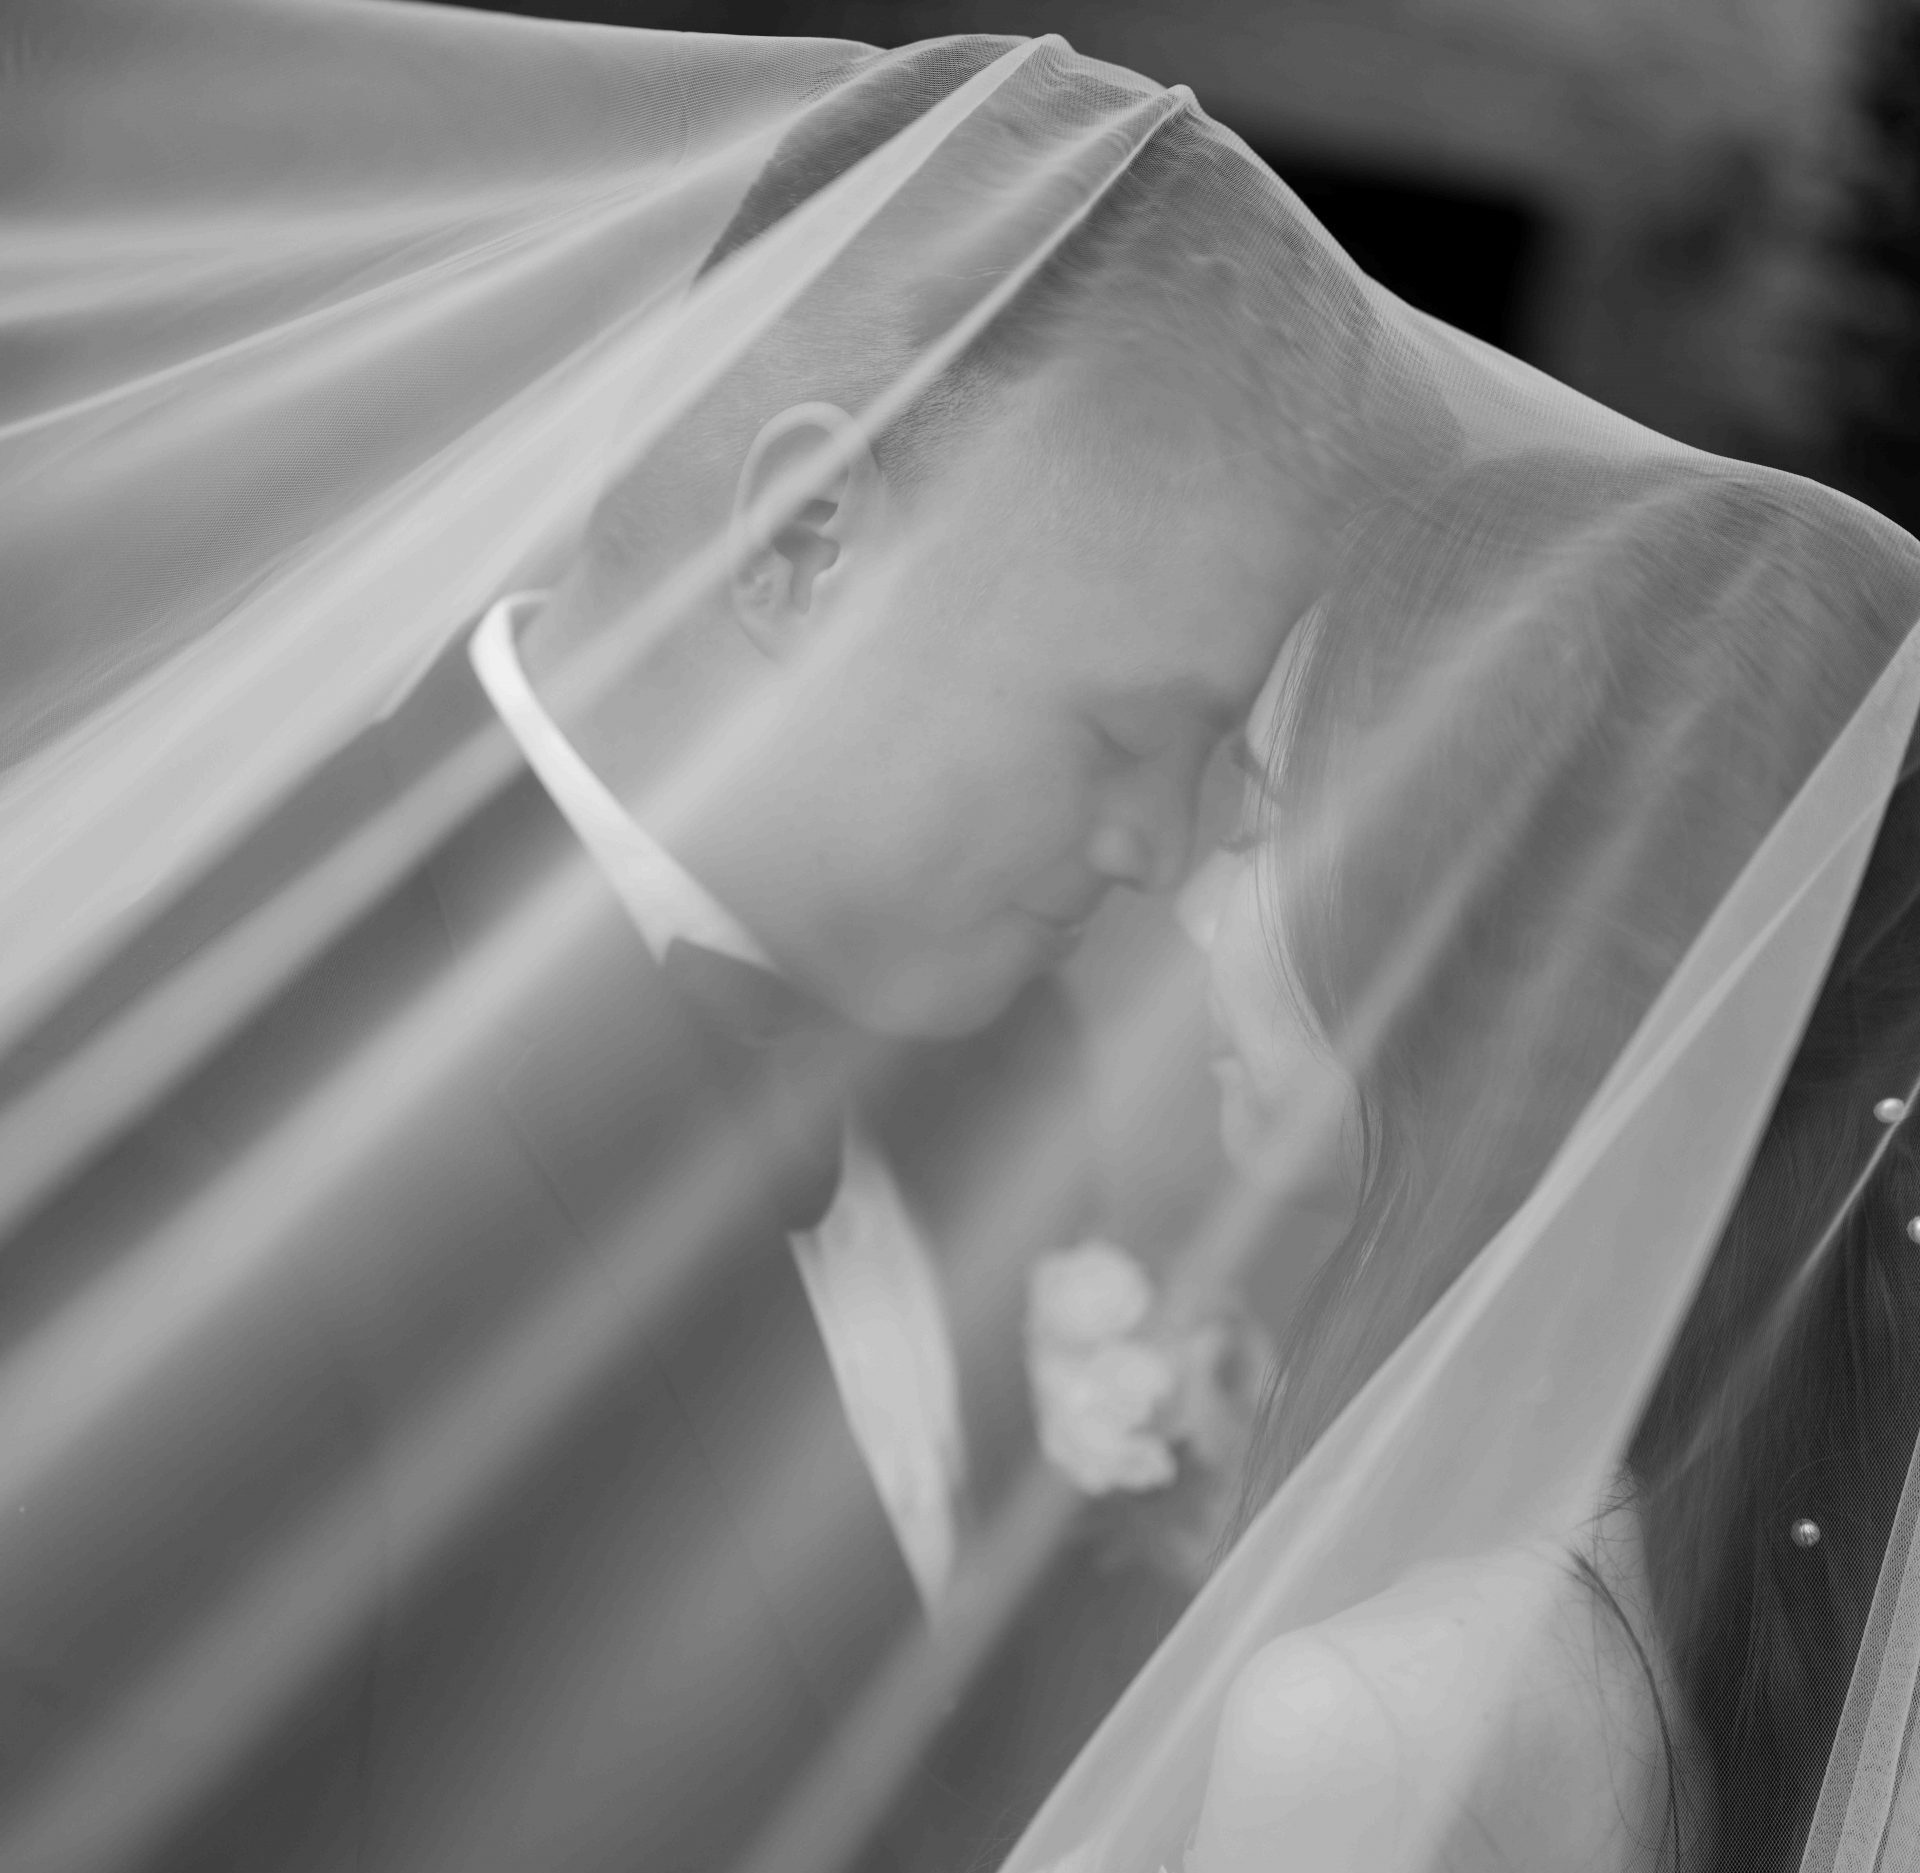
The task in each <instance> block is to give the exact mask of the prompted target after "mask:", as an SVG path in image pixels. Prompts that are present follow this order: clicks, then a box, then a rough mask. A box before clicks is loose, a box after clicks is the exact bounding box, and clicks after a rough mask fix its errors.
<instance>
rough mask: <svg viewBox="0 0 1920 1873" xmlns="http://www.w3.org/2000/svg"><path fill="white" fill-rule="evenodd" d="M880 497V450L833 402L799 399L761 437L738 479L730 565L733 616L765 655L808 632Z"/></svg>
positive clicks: (780, 651) (789, 646)
mask: <svg viewBox="0 0 1920 1873" xmlns="http://www.w3.org/2000/svg"><path fill="white" fill-rule="evenodd" d="M880 499H881V486H880V472H879V469H878V467H877V465H876V464H875V462H874V459H873V451H872V450H871V449H870V448H869V447H868V446H867V440H866V437H865V435H864V434H863V432H862V431H861V429H860V426H859V425H858V424H857V423H856V422H855V421H854V420H853V418H852V417H850V416H849V415H848V414H847V413H846V411H844V410H842V409H840V408H838V407H837V406H836V405H834V404H831V403H799V404H795V405H794V406H793V407H792V408H791V409H787V410H782V411H781V412H780V414H779V415H778V416H776V417H774V418H773V419H772V420H771V421H770V422H768V423H766V424H765V425H764V426H763V427H762V428H761V430H760V433H759V434H758V435H757V436H755V437H754V439H753V443H752V446H751V447H750V448H749V449H748V450H747V455H746V460H745V461H744V462H743V463H742V464H741V468H740V476H739V480H738V481H737V482H736V484H735V486H734V493H733V513H732V517H731V520H730V523H729V528H728V548H729V551H728V567H727V574H728V587H729V591H730V595H731V597H732V599H733V610H734V615H735V617H737V618H738V619H739V621H740V624H741V626H742V628H743V629H744V630H745V631H746V633H747V635H748V636H749V637H750V638H752V639H753V641H754V643H755V644H756V645H757V646H758V647H759V648H760V649H761V650H762V651H763V652H764V653H765V654H766V655H768V656H770V657H785V656H787V655H788V654H789V653H790V652H791V651H792V650H793V649H794V647H795V645H796V644H797V643H799V642H800V641H802V640H803V639H804V638H805V636H806V633H807V629H808V626H809V624H810V622H812V621H813V620H814V619H815V618H816V617H817V615H818V612H819V609H820V606H821V603H822V601H823V600H824V599H825V598H826V597H827V596H828V595H829V593H830V591H831V589H832V587H833V585H834V583H835V582H836V579H837V577H844V576H845V572H846V569H847V561H848V556H849V553H850V552H851V551H853V549H854V546H855V542H856V539H857V538H858V537H859V536H860V535H862V533H863V532H864V531H865V530H866V529H867V528H868V527H869V525H870V523H871V522H872V520H873V518H874V512H875V509H876V507H877V505H878V503H879V501H880Z"/></svg>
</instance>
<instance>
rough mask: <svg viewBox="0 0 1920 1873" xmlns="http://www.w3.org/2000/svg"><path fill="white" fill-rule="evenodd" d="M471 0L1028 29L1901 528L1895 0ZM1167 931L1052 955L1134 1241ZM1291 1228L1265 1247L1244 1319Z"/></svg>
mask: <svg viewBox="0 0 1920 1873" xmlns="http://www.w3.org/2000/svg"><path fill="white" fill-rule="evenodd" d="M492 3H493V4H495V5H496V6H497V7H499V8H500V10H510V11H520V12H528V13H539V14H546V15H554V16H566V17H572V18H584V19H594V20H600V21H604V22H608V23H616V24H626V25H636V26H663V27H674V28H679V29H683V30H699V31H711V32H731V33H765V34H778V35H794V34H799V35H819V36H828V37H842V38H850V39H856V40H862V41H865V42H867V43H870V44H875V45H881V46H895V45H900V44H904V43H906V42H908V41H911V40H915V39H922V38H928V37H933V36H936V35H940V34H945V33H953V32H965V31H984V32H996V33H1021V34H1038V33H1048V32H1056V33H1060V34H1062V35H1063V36H1065V37H1066V38H1067V39H1068V40H1070V41H1071V42H1072V44H1073V45H1074V46H1076V47H1077V48H1078V49H1079V50H1081V51H1083V52H1086V53H1089V54H1091V55H1093V56H1095V57H1100V58H1105V59H1110V60H1113V61H1114V62H1116V63H1119V64H1122V65H1126V66H1130V67H1132V68H1134V69H1135V70H1138V71H1140V72H1143V73H1146V74H1147V75H1149V76H1151V77H1153V78H1156V79H1159V80H1161V81H1162V82H1165V83H1169V84H1173V83H1184V84H1187V85H1190V86H1191V87H1192V88H1193V90H1194V91H1195V93H1196V94H1197V95H1198V97H1199V100H1200V102H1201V103H1202V105H1204V106H1205V108H1206V109H1207V110H1208V111H1209V112H1210V113H1211V114H1212V115H1214V116H1215V117H1217V118H1219V119H1220V120H1221V121H1223V122H1225V123H1227V124H1229V125H1231V126H1232V127H1233V128H1234V129H1236V130H1237V131H1239V133H1240V134H1241V135H1242V136H1243V137H1245V138H1246V139H1247V141H1248V142H1249V143H1250V144H1251V145H1253V147H1254V148H1255V149H1256V150H1257V151H1258V152H1259V153H1260V154H1262V155H1263V156H1265V157H1266V158H1267V159H1268V160H1269V161H1270V162H1271V163H1272V165H1273V166H1274V167H1275V168H1276V169H1277V170H1278V171H1279V172H1280V173H1281V174H1282V175H1283V176H1284V177H1286V179H1287V180H1288V181H1289V182H1290V183H1291V184H1292V185H1293V186H1294V187H1295V188H1296V189H1297V190H1298V191H1299V193H1300V194H1301V195H1302V196H1303V197H1304V198H1305V199H1306V201H1307V202H1308V204H1309V205H1310V206H1311V207H1312V208H1313V209H1314V210H1315V212H1316V213H1317V214H1319V216H1320V217H1321V219H1322V220H1323V221H1324V222H1325V223H1326V225H1327V226H1328V228H1329V229H1330V230H1331V231H1332V233H1333V234H1334V235H1335V237H1336V238H1337V239H1339V240H1340V241H1341V242H1342V243H1343V244H1344V245H1345V246H1346V247H1347V248H1348V250H1349V251H1350V252H1351V253H1352V254H1353V256H1354V257H1355V259H1356V260H1358V261H1359V263H1360V264H1361V265H1362V266H1363V267H1365V268H1366V269H1367V270H1368V271H1369V272H1370V273H1372V274H1373V275H1374V276H1375V277H1376V278H1377V279H1378V280H1380V281H1381V282H1382V283H1384V284H1385V285H1387V286H1388V287H1390V288H1392V289H1393V290H1394V291H1396V292H1397V293H1399V294H1400V295H1401V296H1403V297H1404V298H1406V299H1408V300H1411V301H1412V302H1413V303H1415V304H1416V305H1419V306H1421V307H1423V308H1424V309H1426V310H1428V311H1430V312H1433V313H1435V314H1437V315H1439V316H1440V317H1442V318H1444V319H1447V320H1449V321H1451V322H1452V323H1454V324H1457V325H1460V326H1463V327H1465V328H1466V329H1467V330H1469V331H1471V332H1474V333H1476V334H1478V335H1480V336H1482V337H1484V338H1487V339H1489V340H1491V341H1492V342H1493V343H1495V344H1497V345H1500V346H1502V347H1504V348H1506V349H1508V350H1511V351H1513V352H1516V353H1518V354H1519V355H1520V356H1521V357H1523V358H1526V359H1527V360H1529V361H1530V362H1532V363H1534V364H1537V365H1539V366H1540V367H1541V368H1542V369H1544V370H1546V371H1549V372H1551V373H1552V374H1553V375H1554V376H1556V377H1558V378H1560V379H1562V380H1563V381H1564V382H1567V383H1569V384H1572V385H1574V386H1575V387H1576V388H1578V389H1581V390H1584V391H1586V392H1587V393H1589V394H1590V395H1592V396H1594V397H1597V398H1599V399H1600V400H1601V401H1603V402H1605V403H1607V404H1610V405H1611V406H1613V407H1614V408H1616V409H1618V410H1620V411H1623V412H1624V413H1626V414H1627V415H1629V416H1632V417H1635V418H1637V419H1639V420H1640V421H1643V422H1645V423H1648V424H1649V425H1651V426H1652V427H1654V428H1656V429H1659V430H1661V431H1663V432H1665V433H1666V434H1669V435H1672V436H1675V437H1677V438H1679V439H1681V440H1682V441H1686V442H1690V443H1693V444H1695V445H1697V446H1699V447H1702V448H1706V449H1711V450H1714V451H1716V452H1719V453H1724V454H1730V455H1737V456H1742V457H1746V458H1749V459H1753V460H1758V461H1762V462H1766V463H1769V464H1772V465H1775V466H1778V467H1783V468H1788V469H1793V470H1796V471H1798V472H1802V473H1809V474H1813V475H1816V476H1818V477H1819V478H1821V479H1823V480H1826V481H1829V482H1833V483H1836V484H1837V485H1839V486H1842V487H1844V488H1847V489H1849V490H1850V491H1852V492H1854V493H1857V494H1859V495H1861V496H1862V497H1863V498H1865V499H1867V500H1869V501H1871V502H1872V503H1873V504H1874V505H1875V506H1878V507H1880V508H1881V509H1882V510H1883V511H1885V512H1887V513H1889V514H1890V515H1892V516H1893V517H1894V518H1895V519H1898V520H1900V521H1902V522H1903V523H1904V524H1906V525H1908V526H1909V527H1920V0H492ZM1168 931H1169V926H1168V923H1167V920H1166V919H1165V918H1164V917H1161V918H1160V919H1159V920H1158V921H1157V922H1156V921H1155V918H1154V915H1153V913H1151V912H1148V911H1145V910H1138V909H1136V910H1134V911H1131V912H1127V911H1122V912H1119V913H1118V914H1116V915H1113V916H1110V917H1107V918H1104V919H1103V920H1102V925H1101V926H1097V927H1096V931H1095V933H1094V936H1093V938H1092V940H1090V942H1089V944H1088V946H1087V949H1086V951H1085V952H1084V953H1083V955H1082V956H1081V958H1080V959H1079V960H1078V961H1077V962H1076V964H1075V965H1074V967H1073V969H1072V971H1071V978H1070V979H1071V984H1072V986H1073V987H1074V989H1075V992H1076V994H1077V995H1078V996H1079V998H1080V1000H1081V1002H1082V1004H1083V1007H1084V1008H1085V1009H1086V1011H1087V1013H1088V1015H1089V1016H1090V1020H1089V1034H1090V1041H1091V1046H1092V1054H1093V1062H1094V1067H1095V1078H1096V1080H1097V1082H1098V1086H1097V1096H1098V1100H1099V1103H1100V1105H1101V1108H1102V1109H1103V1110H1104V1112H1105V1115H1106V1120H1107V1124H1106V1130H1107V1134H1108V1153H1107V1155H1108V1160H1109V1163H1110V1166H1111V1171H1112V1182H1113V1185H1114V1190H1113V1193H1112V1195H1113V1199H1114V1205H1115V1213H1116V1215H1117V1217H1118V1218H1119V1219H1120V1226H1121V1229H1122V1232H1123V1233H1124V1234H1125V1235H1126V1236H1127V1237H1129V1238H1130V1239H1131V1240H1132V1241H1133V1242H1134V1243H1135V1244H1136V1246H1138V1247H1140V1248H1141V1249H1142V1251H1143V1252H1145V1253H1149V1254H1151V1253H1152V1252H1153V1249H1154V1247H1155V1246H1156V1245H1159V1244H1163V1243H1166V1242H1169V1241H1171V1240H1173V1239H1176V1238H1177V1237H1178V1236H1179V1235H1180V1233H1181V1232H1182V1230H1183V1228H1184V1226H1185V1224H1186V1222H1187V1220H1188V1219H1189V1218H1190V1217H1191V1216H1192V1215H1193V1214H1194V1213H1195V1212H1196V1206H1197V1205H1198V1204H1199V1203H1200V1202H1201V1201H1203V1193H1204V1191H1205V1190H1206V1189H1208V1188H1209V1187H1210V1186H1211V1185H1212V1183H1213V1180H1214V1179H1215V1178H1216V1177H1217V1175H1218V1166H1217V1163H1216V1162H1215V1161H1214V1159H1213V1158H1212V1156H1211V1152H1212V1144H1211V1126H1212V1101H1211V1098H1210V1088H1208V1087H1207V1086H1206V1084H1205V1078H1204V1073H1205V1068H1204V1042H1203V1041H1202V1040H1201V1039H1199V1038H1197V1036H1198V1035H1199V1034H1200V1033H1201V1032H1203V1030H1204V1015H1203V1013H1202V1012H1201V1010H1200V1005H1199V998H1200V996H1201V995H1202V992H1203V991H1202V988H1201V985H1200V978H1199V974H1198V969H1197V959H1194V962H1195V968H1194V974H1193V984H1192V990H1191V996H1190V997H1189V1000H1188V1004H1187V1010H1188V1013H1189V1014H1190V1015H1192V1016H1193V1019H1192V1020H1189V1021H1186V1022H1184V1023H1183V1022H1181V1021H1179V1020H1175V1019H1170V1020H1169V1022H1168V1023H1167V1026H1166V1029H1165V1032H1164V1034H1163V1035H1162V1036H1161V1037H1160V1040H1159V1042H1158V1044H1157V1045H1155V1046H1152V1047H1149V1048H1146V1049H1144V1050H1143V1048H1142V1047H1141V1045H1140V1037H1139V1035H1138V1034H1137V1032H1136V1033H1134V1034H1133V1035H1132V1037H1131V1038H1130V1040H1129V1041H1128V1043H1127V1045H1126V1047H1125V1048H1124V1049H1122V1048H1116V1049H1115V1050H1114V1052H1113V1057H1112V1058H1111V1059H1107V1058H1104V1057H1103V1055H1102V1051H1101V1037H1102V1036H1103V1035H1105V1034H1109V1033H1118V1032H1121V1031H1122V1030H1123V1028H1124V1024H1123V1023H1121V1022H1119V1020H1118V1015H1119V1012H1120V1010H1122V1009H1123V1008H1124V1006H1125V1005H1126V1003H1127V1002H1128V1000H1129V998H1131V997H1132V996H1134V995H1135V993H1136V991H1137V988H1138V984H1139V981H1140V979H1141V977H1140V974H1139V972H1140V971H1141V970H1142V969H1146V968H1149V967H1151V968H1157V969H1158V970H1160V971H1162V972H1164V971H1165V970H1166V969H1167V968H1168V967H1169V954H1170V942H1171V939H1170V937H1169V934H1168ZM1156 959H1157V960H1156ZM1324 1222H1325V1219H1319V1220H1318V1221H1316V1220H1315V1219H1313V1218H1310V1217H1307V1218H1302V1220H1301V1228H1302V1230H1303V1231H1304V1232H1305V1233H1304V1236H1303V1239H1302V1240H1301V1242H1300V1243H1299V1245H1298V1251H1299V1252H1298V1253H1296V1254H1293V1255H1287V1256H1283V1257H1281V1258H1280V1260H1279V1264H1278V1265H1277V1267H1276V1271H1275V1274H1274V1281H1275V1283H1276V1284H1277V1285H1276V1287H1275V1290H1274V1291H1273V1292H1272V1293H1270V1294H1268V1295H1267V1296H1266V1297H1264V1298H1265V1302H1266V1304H1265V1305H1264V1306H1263V1307H1262V1309H1261V1311H1262V1312H1265V1313H1267V1314H1268V1316H1269V1318H1270V1319H1272V1320H1275V1321H1276V1323H1277V1321H1278V1319H1280V1318H1282V1317H1284V1315H1285V1313H1286V1312H1287V1310H1288V1303H1289V1301H1290V1299H1291V1297H1292V1295H1293V1294H1295V1293H1297V1291H1298V1289H1297V1282H1298V1280H1299V1279H1300V1276H1301V1273H1302V1271H1303V1270H1304V1269H1305V1268H1307V1267H1310V1266H1311V1264H1312V1263H1313V1262H1314V1261H1315V1260H1317V1249H1318V1246H1319V1245H1318V1244H1316V1243H1310V1242H1309V1241H1308V1240H1306V1237H1311V1236H1313V1235H1315V1234H1320V1233H1323V1230H1324ZM1289 1270H1291V1272H1289Z"/></svg>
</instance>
